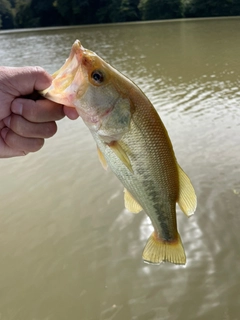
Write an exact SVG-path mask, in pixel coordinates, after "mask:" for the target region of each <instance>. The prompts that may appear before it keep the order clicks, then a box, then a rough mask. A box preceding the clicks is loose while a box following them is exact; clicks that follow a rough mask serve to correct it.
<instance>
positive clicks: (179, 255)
mask: <svg viewBox="0 0 240 320" xmlns="http://www.w3.org/2000/svg"><path fill="white" fill-rule="evenodd" d="M142 258H143V260H144V262H147V263H151V264H160V263H161V262H162V261H168V262H171V263H175V264H185V263H186V255H185V252H184V249H183V245H182V241H181V238H180V235H179V234H178V238H177V240H176V241H174V242H168V241H164V240H161V239H159V238H158V237H157V236H156V234H155V232H153V234H152V235H151V236H150V238H149V239H148V241H147V244H146V246H145V248H144V251H143V255H142Z"/></svg>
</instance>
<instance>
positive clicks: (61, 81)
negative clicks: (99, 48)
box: [40, 40, 88, 107]
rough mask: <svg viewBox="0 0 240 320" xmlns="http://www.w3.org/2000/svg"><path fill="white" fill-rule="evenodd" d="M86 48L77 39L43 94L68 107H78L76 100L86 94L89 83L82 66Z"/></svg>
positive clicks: (41, 92)
mask: <svg viewBox="0 0 240 320" xmlns="http://www.w3.org/2000/svg"><path fill="white" fill-rule="evenodd" d="M84 50H85V49H84V48H83V46H82V45H81V42H80V41H79V40H76V41H75V42H74V44H73V46H72V49H71V52H70V55H69V57H68V59H67V60H66V62H65V63H64V64H63V66H62V67H61V68H60V69H59V70H57V71H56V72H55V73H54V74H53V75H52V79H53V80H52V84H51V86H50V87H48V88H47V89H45V90H42V91H40V94H41V95H43V96H44V97H45V98H46V99H49V100H51V101H54V102H57V103H60V104H63V105H66V106H68V107H76V106H75V101H76V100H77V98H78V97H80V96H82V95H83V94H84V92H85V91H86V89H87V85H88V83H87V81H86V79H87V77H88V75H87V72H86V70H85V69H84V68H83V67H82V59H83V55H84Z"/></svg>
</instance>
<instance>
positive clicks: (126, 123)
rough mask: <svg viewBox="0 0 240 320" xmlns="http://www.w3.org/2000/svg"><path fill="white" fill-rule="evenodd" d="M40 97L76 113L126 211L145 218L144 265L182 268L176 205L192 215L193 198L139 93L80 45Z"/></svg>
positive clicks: (183, 259) (160, 127) (160, 126)
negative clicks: (120, 188)
mask: <svg viewBox="0 0 240 320" xmlns="http://www.w3.org/2000/svg"><path fill="white" fill-rule="evenodd" d="M41 93H42V95H44V96H45V97H46V98H47V99H50V100H52V101H55V102H58V103H60V104H64V105H66V106H69V107H74V108H76V109H77V111H78V113H79V115H80V116H81V117H82V119H83V121H84V122H85V124H86V125H87V126H88V128H89V129H90V131H91V133H92V135H93V138H94V139H95V141H96V144H97V149H98V156H99V159H100V162H101V163H102V165H103V167H104V168H105V169H106V168H107V166H109V167H110V168H111V169H112V171H113V172H114V173H115V175H116V176H117V177H118V179H119V180H120V181H121V182H122V184H123V185H124V187H125V189H124V199H125V206H126V208H127V209H128V210H129V211H131V212H134V213H137V212H139V211H141V210H142V209H143V210H144V211H145V212H146V214H147V215H148V216H149V218H150V220H151V222H152V225H153V227H154V232H153V234H152V235H151V236H150V238H149V239H148V241H147V244H146V246H145V249H144V251H143V260H144V261H145V262H148V263H152V264H159V263H161V262H162V261H168V262H171V263H175V264H185V263H186V256H185V252H184V249H183V245H182V242H181V238H180V235H179V234H178V230H177V219H176V203H178V204H179V206H180V208H181V209H182V211H183V212H184V213H185V214H186V215H187V216H190V215H192V214H193V213H194V211H195V209H196V203H197V200H196V195H195V192H194V189H193V186H192V184H191V182H190V180H189V178H188V176H187V175H186V174H185V173H184V171H183V170H182V169H181V168H180V166H179V165H178V163H177V160H176V157H175V154H174V151H173V147H172V144H171V141H170V139H169V136H168V133H167V131H166V129H165V127H164V125H163V123H162V121H161V119H160V117H159V115H158V113H157V111H156V110H155V109H154V107H153V105H152V104H151V102H150V101H149V100H148V98H147V97H146V96H145V95H144V93H143V92H142V91H141V90H140V89H139V88H138V87H137V86H136V85H135V84H134V83H133V82H132V81H131V80H129V79H128V78H127V77H126V76H124V75H123V74H121V73H120V72H118V71H117V70H116V69H115V68H113V67H112V66H111V65H110V64H108V63H107V62H105V61H104V60H103V59H101V58H100V57H99V56H98V55H97V54H96V53H94V52H92V51H90V50H88V49H85V48H84V47H83V46H82V45H81V43H80V41H79V40H76V41H75V43H74V44H73V46H72V49H71V53H70V56H69V58H68V59H67V60H66V62H65V63H64V65H63V66H62V67H61V68H60V69H59V70H58V71H56V72H55V73H54V74H53V82H52V85H51V86H50V87H49V88H48V89H46V90H44V91H42V92H41Z"/></svg>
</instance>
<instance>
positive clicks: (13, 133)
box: [0, 66, 78, 158]
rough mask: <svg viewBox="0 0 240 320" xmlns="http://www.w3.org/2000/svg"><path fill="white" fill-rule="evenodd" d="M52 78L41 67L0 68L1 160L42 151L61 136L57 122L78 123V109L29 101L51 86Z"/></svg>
mask: <svg viewBox="0 0 240 320" xmlns="http://www.w3.org/2000/svg"><path fill="white" fill-rule="evenodd" d="M51 82H52V79H51V76H50V75H49V74H48V73H47V72H46V71H45V70H44V69H42V68H41V67H18V68H15V67H1V66H0V158H10V157H15V156H22V155H26V154H28V153H29V152H36V151H38V150H40V149H41V148H42V146H43V144H44V140H45V139H47V138H50V137H52V136H53V135H54V134H55V133H56V132H57V125H56V121H58V120H60V119H62V118H64V117H65V116H67V117H68V118H69V119H71V120H74V119H76V118H78V114H77V112H76V111H75V109H74V108H69V107H66V106H63V105H59V104H57V103H55V102H52V101H49V100H46V99H41V98H40V97H38V98H37V100H35V99H34V100H33V99H31V98H29V97H26V96H29V95H31V94H32V93H34V92H35V93H36V91H38V90H44V89H46V88H47V87H48V86H50V85H51Z"/></svg>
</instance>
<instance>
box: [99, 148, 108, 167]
mask: <svg viewBox="0 0 240 320" xmlns="http://www.w3.org/2000/svg"><path fill="white" fill-rule="evenodd" d="M97 153H98V159H99V161H100V162H101V165H102V167H103V169H104V170H107V168H108V164H107V161H106V159H105V158H104V155H103V153H102V151H101V150H100V149H99V147H97Z"/></svg>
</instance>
